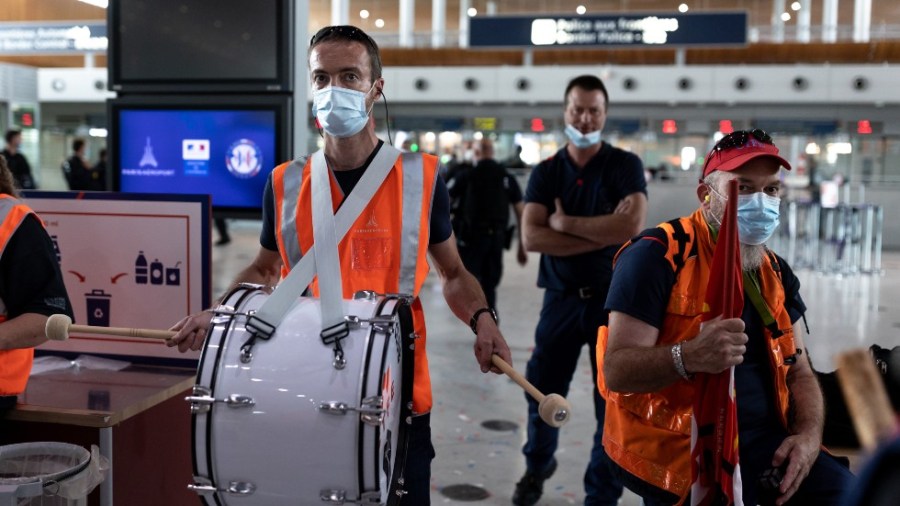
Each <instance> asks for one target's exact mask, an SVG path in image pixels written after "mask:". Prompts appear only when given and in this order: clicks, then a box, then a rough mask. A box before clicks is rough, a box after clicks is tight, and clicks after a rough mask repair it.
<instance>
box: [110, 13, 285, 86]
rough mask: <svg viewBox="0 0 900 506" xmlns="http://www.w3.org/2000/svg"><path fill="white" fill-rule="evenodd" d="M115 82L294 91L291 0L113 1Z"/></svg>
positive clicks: (112, 66) (112, 72) (112, 81)
mask: <svg viewBox="0 0 900 506" xmlns="http://www.w3.org/2000/svg"><path fill="white" fill-rule="evenodd" d="M107 16H108V20H107V21H108V26H109V37H110V46H109V58H110V62H109V74H110V75H109V83H110V89H112V90H113V91H119V92H156V93H184V92H196V91H200V92H203V91H208V92H230V91H248V92H265V91H269V92H272V91H275V92H279V91H280V92H290V91H292V89H293V86H292V81H293V28H292V27H293V16H294V14H293V2H292V1H291V0H112V1H110V3H109V10H108V14H107Z"/></svg>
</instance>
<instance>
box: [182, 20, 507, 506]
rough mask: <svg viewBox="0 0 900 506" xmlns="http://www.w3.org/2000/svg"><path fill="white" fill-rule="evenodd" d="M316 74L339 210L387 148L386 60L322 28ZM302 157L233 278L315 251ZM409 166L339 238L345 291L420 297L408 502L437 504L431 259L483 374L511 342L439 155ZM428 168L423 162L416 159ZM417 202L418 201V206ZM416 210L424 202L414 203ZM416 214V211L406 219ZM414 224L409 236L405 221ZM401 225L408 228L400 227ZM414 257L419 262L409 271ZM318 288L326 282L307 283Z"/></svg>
mask: <svg viewBox="0 0 900 506" xmlns="http://www.w3.org/2000/svg"><path fill="white" fill-rule="evenodd" d="M309 47H310V49H309V62H308V63H309V70H310V77H311V82H312V86H313V113H314V114H315V116H316V121H317V123H318V125H319V126H320V127H321V128H322V130H323V134H322V135H323V137H324V139H325V148H324V154H325V160H326V162H327V165H328V168H329V173H330V175H331V194H332V196H333V202H332V204H333V208H334V210H336V209H337V208H338V207H339V206H340V204H341V203H342V201H343V199H344V198H345V196H347V195H349V194H350V193H351V191H352V190H353V188H354V187H355V186H356V184H357V182H359V181H360V179H361V178H362V176H363V174H364V173H365V171H366V170H367V168H368V167H369V165H370V163H372V161H373V159H375V158H376V156H377V154H378V152H379V151H380V150H381V149H383V148H384V143H383V141H381V140H379V139H378V137H376V135H375V124H374V121H372V119H371V116H370V113H371V110H372V107H373V105H374V103H375V101H377V100H378V99H379V98H380V97H382V93H383V92H382V90H383V89H384V79H383V78H382V76H381V57H380V55H379V52H378V46H377V45H376V43H375V41H374V40H372V38H371V37H369V36H368V35H366V34H365V33H364V32H363V31H362V30H360V29H358V28H356V27H353V26H330V27H326V28H323V29H321V30H319V32H318V33H316V35H315V36H313V38H312V40H311V41H310V45H309ZM311 158H312V157H309V158H301V159H298V160H295V161H294V162H290V163H286V164H283V165H280V166H279V167H276V168H275V170H274V171H273V172H272V176H271V179H270V181H269V183H268V184H267V187H266V191H265V194H264V196H263V231H262V233H261V235H260V244H261V247H260V250H259V253H258V255H257V257H256V258H255V259H254V260H253V263H252V264H251V265H250V266H248V267H247V268H246V269H244V270H243V271H242V272H241V273H240V274H239V275H238V277H237V279H236V280H235V285H237V284H238V283H242V282H250V283H259V284H263V285H274V284H275V283H276V282H277V281H278V279H279V276H283V275H286V274H287V272H288V271H289V270H290V269H291V267H293V266H294V265H295V264H296V263H297V262H298V261H299V260H300V258H301V257H302V255H303V253H304V252H306V251H309V249H310V248H311V247H312V243H313V234H312V220H313V217H312V214H313V213H312V198H311V192H312V190H311V185H310V172H311V169H310V160H311ZM412 159H413V160H419V162H414V163H412V166H407V165H406V164H405V163H404V162H405V160H406V158H402V157H399V156H398V157H397V158H396V160H395V161H394V165H393V168H392V169H391V170H390V172H389V173H388V175H387V176H386V179H385V180H384V182H383V183H382V184H381V186H380V187H379V188H378V190H377V191H376V193H375V195H374V196H373V197H372V199H371V200H370V201H369V204H368V205H367V207H366V208H365V209H364V210H363V212H362V213H361V214H360V216H359V217H358V218H357V219H356V222H355V223H354V225H353V226H352V227H351V228H350V231H349V232H348V234H347V236H346V237H344V238H343V239H342V240H341V241H340V242H339V244H338V250H339V256H340V266H341V274H342V276H341V277H342V280H343V295H344V297H347V298H349V297H352V295H353V293H355V292H356V291H359V290H373V291H376V292H379V293H397V292H399V291H401V290H400V288H399V287H401V286H407V287H410V290H411V291H412V294H413V295H415V296H416V299H415V300H414V302H413V320H414V325H415V328H416V333H417V334H418V336H419V337H418V339H417V344H416V348H415V372H414V386H413V412H414V414H415V415H416V416H414V417H413V424H412V429H411V432H410V439H409V449H408V455H407V462H406V468H405V473H404V479H405V484H404V489H405V490H406V492H407V493H406V495H404V496H403V499H402V502H401V503H402V504H404V505H414V506H420V505H427V504H429V503H430V476H431V471H430V470H431V459H432V458H433V457H434V448H433V446H432V444H431V429H430V420H429V412H430V410H431V406H432V401H431V380H430V378H429V373H428V362H427V357H426V354H425V348H426V346H425V345H426V342H427V341H426V334H425V319H424V314H423V311H422V304H421V302H420V301H419V299H418V293H419V290H420V289H421V287H422V284H423V283H424V281H425V277H426V275H427V273H428V263H427V260H426V257H427V255H430V256H431V260H432V261H433V264H434V265H435V267H436V268H437V270H438V274H440V276H441V279H442V281H443V293H444V298H445V299H446V300H447V303H448V305H449V306H450V309H451V310H452V311H453V313H454V314H455V315H456V316H457V317H458V318H459V319H460V320H462V321H464V322H466V323H467V324H469V325H470V327H471V328H472V331H473V332H474V333H475V336H476V337H475V356H476V358H477V360H478V364H479V367H480V368H481V370H482V372H487V371H494V372H496V373H499V372H500V371H499V370H497V369H496V368H494V367H493V366H492V365H491V355H493V354H497V355H499V356H500V357H501V358H503V359H504V360H506V361H507V362H509V361H510V353H509V348H508V347H507V345H506V341H505V340H504V339H503V336H502V335H501V334H500V331H499V329H498V328H497V323H496V314H495V313H494V311H493V308H490V307H488V305H487V302H486V301H485V297H484V293H483V292H482V291H481V288H480V287H479V285H478V282H477V281H476V280H475V278H474V277H473V276H472V275H471V274H469V273H468V272H467V271H466V270H465V268H464V267H463V264H462V261H461V260H460V258H459V253H458V252H457V250H456V240H455V239H454V238H453V236H452V229H451V225H450V200H449V196H448V194H447V189H446V187H445V186H444V183H443V180H442V179H441V178H440V177H439V176H438V162H437V159H436V158H435V157H434V156H431V155H426V154H423V155H421V156H419V157H413V158H412ZM418 165H421V166H418ZM413 204H417V205H413ZM416 209H419V210H418V211H416ZM410 210H412V213H417V214H415V215H410ZM410 220H412V223H413V224H415V227H414V228H413V229H412V230H414V231H417V232H413V233H412V234H411V235H410V236H407V234H405V233H404V231H408V230H410V229H409V228H408V227H407V226H406V225H408V224H409V223H410ZM404 222H405V223H406V224H404ZM406 259H415V262H414V265H413V266H412V268H409V269H407V268H405V267H406V266H407V265H408V264H409V263H408V262H406V261H405V260H406ZM310 288H311V290H312V293H313V295H317V294H318V285H317V284H316V283H313V285H311V286H310ZM210 319H211V314H210V313H199V314H197V315H192V316H189V317H187V318H185V319H184V320H182V321H181V322H179V323H178V324H176V325H175V326H174V327H173V329H174V330H178V333H177V334H176V335H175V336H174V337H173V339H172V341H171V342H170V345H173V346H174V345H178V347H179V349H181V350H186V349H189V348H190V349H195V350H196V349H200V347H201V346H202V343H203V339H204V338H205V337H206V330H207V328H208V327H209V322H210Z"/></svg>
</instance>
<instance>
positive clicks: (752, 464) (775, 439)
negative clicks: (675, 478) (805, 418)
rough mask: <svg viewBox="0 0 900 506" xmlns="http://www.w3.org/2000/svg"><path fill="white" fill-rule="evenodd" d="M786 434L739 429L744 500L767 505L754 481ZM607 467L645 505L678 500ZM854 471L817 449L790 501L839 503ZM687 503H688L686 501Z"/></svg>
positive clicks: (623, 471) (776, 429) (775, 430)
mask: <svg viewBox="0 0 900 506" xmlns="http://www.w3.org/2000/svg"><path fill="white" fill-rule="evenodd" d="M786 436H787V434H786V432H784V429H781V428H774V429H773V428H772V427H768V428H765V429H762V430H759V431H753V430H749V431H747V430H745V431H741V433H740V435H739V436H738V437H739V441H740V445H741V450H740V459H739V463H740V467H741V481H742V485H743V486H742V488H741V495H742V498H743V501H744V504H747V505H755V504H757V503H759V504H763V505H767V504H769V503H767V502H759V501H760V500H761V498H760V497H759V495H758V493H757V490H756V482H757V479H758V478H759V476H760V475H761V474H762V473H763V472H764V471H765V470H766V469H768V468H769V466H770V465H771V463H772V456H773V455H774V454H775V450H777V449H778V447H779V446H780V445H781V442H782V441H784V438H785V437H786ZM610 468H611V469H612V470H613V472H614V473H615V474H616V475H617V476H618V477H619V478H620V479H621V480H622V482H623V483H624V484H625V486H626V487H628V489H629V490H631V491H632V492H634V493H635V494H637V495H639V496H641V497H642V498H643V499H644V505H645V506H663V505H673V504H676V503H677V502H678V497H676V496H675V495H674V494H672V493H670V492H667V491H665V490H662V489H660V488H657V487H655V486H653V485H651V484H649V483H647V482H645V481H643V480H641V479H640V478H638V477H637V476H634V475H632V474H631V473H628V472H627V471H625V470H624V469H622V468H621V467H619V466H618V465H617V464H616V463H615V462H611V463H610ZM852 479H853V475H852V474H851V473H850V471H849V469H847V467H846V466H845V465H843V464H841V463H840V461H839V460H838V459H836V458H835V457H833V456H831V455H829V454H827V453H825V452H822V451H820V452H819V456H818V457H817V458H816V461H815V463H813V467H812V469H810V471H809V475H807V477H806V479H804V480H803V483H802V484H801V485H800V488H799V489H798V490H797V492H796V493H794V495H793V496H791V500H790V501H789V502H788V504H790V505H803V504H815V505H817V506H818V505H835V506H837V505H839V504H842V502H841V498H842V497H843V496H844V493H845V492H846V490H847V488H848V487H849V486H850V484H851V482H852ZM687 504H690V502H689V501H688V502H687Z"/></svg>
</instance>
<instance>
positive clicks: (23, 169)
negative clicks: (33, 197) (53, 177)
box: [0, 149, 37, 190]
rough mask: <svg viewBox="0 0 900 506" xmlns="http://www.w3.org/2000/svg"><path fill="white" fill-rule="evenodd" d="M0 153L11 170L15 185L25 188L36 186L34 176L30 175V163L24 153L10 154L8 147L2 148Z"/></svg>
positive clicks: (30, 188)
mask: <svg viewBox="0 0 900 506" xmlns="http://www.w3.org/2000/svg"><path fill="white" fill-rule="evenodd" d="M0 154H2V155H3V157H4V158H6V165H7V166H8V167H9V171H10V172H12V175H13V178H14V179H15V181H16V186H18V187H19V188H22V189H25V190H32V189H34V188H37V185H35V183H34V178H33V177H32V176H31V165H29V164H28V159H27V158H25V155H23V154H22V153H16V154H12V153H10V152H9V150H8V149H4V150H3V152H2V153H0Z"/></svg>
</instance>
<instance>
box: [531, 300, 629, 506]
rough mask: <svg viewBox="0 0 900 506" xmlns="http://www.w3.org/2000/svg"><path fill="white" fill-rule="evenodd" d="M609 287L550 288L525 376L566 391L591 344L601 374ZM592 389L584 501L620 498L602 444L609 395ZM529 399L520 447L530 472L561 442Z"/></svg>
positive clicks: (590, 352)
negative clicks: (600, 337) (600, 336)
mask: <svg viewBox="0 0 900 506" xmlns="http://www.w3.org/2000/svg"><path fill="white" fill-rule="evenodd" d="M605 295H606V293H605V292H603V293H600V294H596V296H595V297H592V298H589V299H582V298H580V297H579V296H578V294H577V293H574V292H572V293H570V292H559V291H554V290H547V291H546V292H545V293H544V304H543V307H542V308H541V317H540V321H539V322H538V325H537V329H536V330H535V347H534V352H533V353H532V355H531V359H530V360H529V361H528V365H527V367H526V370H525V377H526V378H527V379H528V381H530V382H531V383H532V384H533V385H534V386H535V387H537V389H538V390H540V391H541V392H543V393H544V394H550V393H556V394H560V395H562V396H565V395H566V394H568V392H569V384H570V383H571V381H572V376H573V375H574V374H575V367H576V366H577V364H578V357H579V355H580V354H581V350H582V349H583V348H584V347H585V345H587V348H588V355H589V357H590V359H591V371H592V372H593V378H596V377H597V357H596V352H595V348H596V345H597V328H598V327H599V326H600V325H605V324H606V312H605V311H604V310H603V304H604V302H605V298H606V297H605ZM593 390H594V417H595V418H596V421H597V426H596V428H595V430H594V444H593V448H592V449H591V460H590V463H589V464H588V468H587V470H586V471H585V474H584V491H585V496H586V497H585V502H584V503H585V504H586V505H604V504H616V503H617V502H618V499H619V497H620V496H621V495H622V484H621V483H620V482H619V480H618V479H616V478H615V477H614V476H613V475H612V473H611V472H610V469H609V464H608V463H609V457H607V455H606V452H605V451H604V450H603V446H602V439H603V420H604V418H605V415H606V401H604V400H603V397H601V396H600V393H599V392H598V391H597V389H596V387H595V388H594V389H593ZM526 400H527V401H528V440H527V442H526V443H525V447H524V448H523V449H522V453H524V454H525V462H526V466H527V468H528V470H529V471H530V472H541V471H543V470H545V469H546V468H547V467H548V466H549V465H550V462H551V461H552V459H553V454H554V453H555V452H556V448H557V446H558V444H559V429H557V428H553V427H550V426H549V425H547V424H546V423H544V422H543V421H542V420H541V418H540V415H539V414H538V403H537V402H536V401H535V400H534V399H532V398H531V397H530V396H528V395H526Z"/></svg>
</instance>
